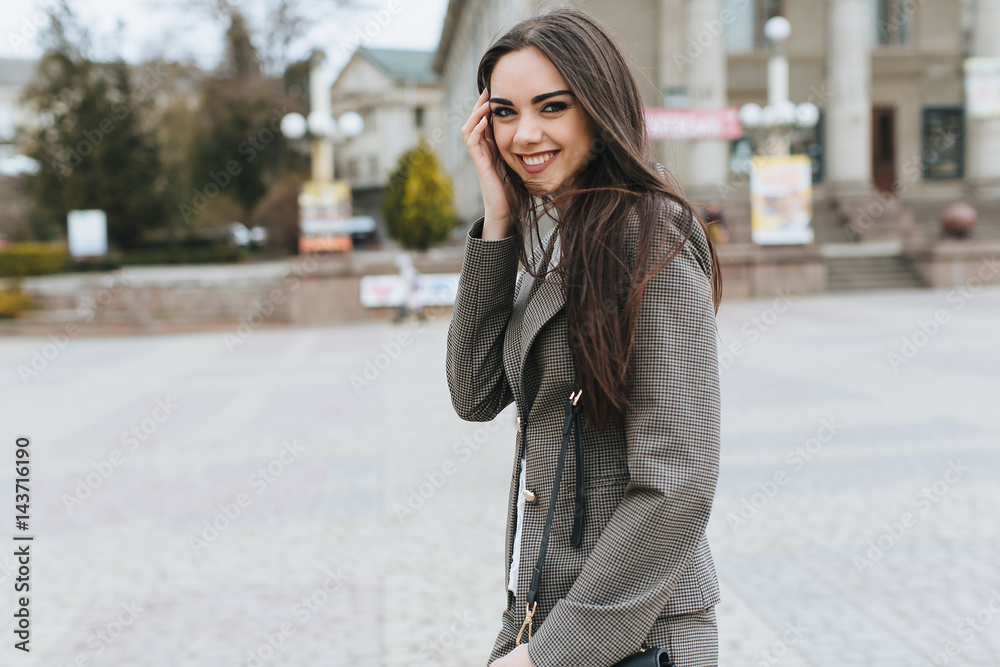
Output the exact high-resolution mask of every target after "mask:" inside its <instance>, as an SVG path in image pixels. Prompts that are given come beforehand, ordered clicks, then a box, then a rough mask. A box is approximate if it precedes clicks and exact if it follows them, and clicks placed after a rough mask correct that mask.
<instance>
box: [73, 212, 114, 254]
mask: <svg viewBox="0 0 1000 667" xmlns="http://www.w3.org/2000/svg"><path fill="white" fill-rule="evenodd" d="M67 221H68V229H69V254H70V255H72V256H73V257H92V256H95V255H105V254H107V252H108V216H107V215H106V214H105V213H104V211H101V210H98V209H91V210H85V211H70V212H69V215H68V216H67Z"/></svg>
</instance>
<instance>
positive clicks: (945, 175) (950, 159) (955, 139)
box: [921, 107, 965, 180]
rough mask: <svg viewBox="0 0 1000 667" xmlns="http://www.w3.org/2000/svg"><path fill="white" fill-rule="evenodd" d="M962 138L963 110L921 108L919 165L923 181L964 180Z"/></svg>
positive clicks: (963, 147) (963, 131)
mask: <svg viewBox="0 0 1000 667" xmlns="http://www.w3.org/2000/svg"><path fill="white" fill-rule="evenodd" d="M964 137H965V112H964V110H963V109H962V107H924V122H923V149H924V150H923V153H922V154H921V157H922V160H921V164H922V165H923V168H924V178H925V179H927V180H939V179H954V178H964V177H965V141H964Z"/></svg>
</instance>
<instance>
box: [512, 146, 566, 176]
mask: <svg viewBox="0 0 1000 667" xmlns="http://www.w3.org/2000/svg"><path fill="white" fill-rule="evenodd" d="M550 152H551V153H552V157H550V158H549V159H548V160H546V161H545V162H543V163H541V164H528V163H527V162H525V161H524V158H523V157H521V156H520V155H518V156H517V159H518V160H520V162H521V166H522V167H524V170H525V171H526V172H528V173H529V174H537V173H538V172H540V171H545V169H546V167H548V166H549V165H550V164H552V162H553V161H554V160H555V159H556V157H558V156H559V153H561V152H562V151H550Z"/></svg>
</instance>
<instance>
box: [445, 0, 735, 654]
mask: <svg viewBox="0 0 1000 667" xmlns="http://www.w3.org/2000/svg"><path fill="white" fill-rule="evenodd" d="M478 83H479V89H480V90H481V91H482V95H481V96H480V99H479V102H478V106H477V108H476V109H475V110H474V111H473V112H472V115H471V116H470V117H469V119H468V121H467V122H466V123H465V125H464V126H463V127H462V136H463V137H464V138H465V140H466V143H467V145H468V148H469V152H470V154H471V157H472V160H473V163H474V165H475V168H476V172H477V175H478V178H479V184H480V189H481V190H482V195H483V204H484V216H483V217H482V218H480V219H479V220H477V221H476V222H475V223H473V225H472V227H471V229H470V230H469V234H468V239H467V246H466V251H465V257H464V260H463V266H462V273H461V278H460V281H459V289H458V294H457V296H456V301H455V309H454V316H453V319H452V322H451V325H450V327H449V330H448V347H447V363H446V366H447V376H448V385H449V388H450V391H451V397H452V404H453V405H454V407H455V410H456V412H457V413H458V414H459V416H460V417H462V419H465V420H470V421H488V420H491V419H493V418H494V417H495V416H496V415H497V414H498V413H499V412H500V411H501V410H503V409H504V408H505V407H506V406H507V405H509V404H510V403H511V402H512V401H513V402H515V403H516V404H517V414H518V418H517V420H518V428H517V430H518V434H517V448H518V451H517V456H516V457H515V459H514V469H513V471H512V474H511V491H510V497H509V506H508V523H507V526H508V531H507V539H506V546H507V561H506V569H505V572H504V575H505V577H506V578H505V581H507V585H508V592H507V608H506V610H505V611H504V612H503V624H502V629H501V631H500V634H499V636H498V637H497V640H496V644H495V646H494V648H493V653H492V655H491V656H490V663H492V664H493V665H494V667H518V666H530V665H533V666H534V667H548V666H550V665H575V666H576V665H578V666H581V667H583V666H591V665H592V666H593V667H607V666H608V665H612V664H614V663H616V662H618V661H619V660H621V659H623V658H625V657H627V656H629V655H631V654H633V653H635V652H637V651H639V650H642V649H644V648H648V647H658V648H665V649H667V651H668V652H669V654H670V656H671V658H672V659H673V660H674V662H675V664H676V665H677V667H694V666H703V665H715V664H716V663H717V654H718V637H717V630H716V623H715V614H714V606H715V605H716V604H717V603H718V601H719V591H718V583H717V580H716V575H715V569H714V566H713V563H712V557H711V554H710V552H709V548H708V543H707V541H706V539H705V526H706V523H707V521H708V517H709V512H710V510H711V506H712V498H713V496H714V493H715V485H716V480H717V478H718V457H719V413H720V405H719V385H718V361H717V349H716V343H715V341H716V330H715V311H716V309H717V307H718V300H719V295H720V288H721V283H720V279H719V268H718V261H717V258H716V256H715V252H714V250H713V248H712V245H711V243H710V241H709V239H708V236H707V234H706V233H705V229H704V227H703V226H702V224H701V223H700V222H699V221H698V220H696V219H695V218H694V216H693V214H692V212H691V207H690V206H689V205H688V204H687V202H685V201H684V199H683V198H681V197H680V196H678V195H677V194H675V193H674V189H673V188H672V187H671V186H670V184H669V183H668V182H667V178H666V173H665V172H664V171H663V169H662V167H660V166H659V165H657V164H656V163H655V162H654V161H653V160H651V159H650V156H651V153H650V151H649V146H648V142H647V138H646V134H645V122H644V116H643V105H642V101H641V99H640V96H639V92H638V87H637V85H636V82H635V80H634V78H633V76H632V74H631V71H630V70H629V67H628V65H627V63H626V60H625V58H624V56H623V53H622V51H621V49H620V47H619V46H618V45H617V44H616V43H615V41H614V40H613V38H611V37H610V36H609V35H608V33H607V31H606V29H605V28H603V27H602V26H601V25H600V24H599V23H598V22H597V21H596V20H595V19H594V18H593V17H592V16H590V15H589V14H587V13H585V12H583V11H580V10H578V9H574V8H560V9H557V10H554V11H551V12H549V13H546V14H543V15H541V16H536V17H534V18H531V19H528V20H527V21H524V22H522V23H520V24H518V25H517V26H515V27H514V28H513V29H511V30H510V32H508V33H507V34H506V35H504V36H503V37H501V38H500V39H499V40H498V41H497V42H496V43H495V44H494V45H493V46H492V47H491V48H490V49H489V51H487V53H486V54H485V55H484V56H483V58H482V61H481V62H480V65H479V72H478ZM539 200H540V201H541V202H542V203H543V204H544V207H543V209H544V210H543V211H542V213H545V212H551V208H553V207H554V209H555V214H556V217H557V220H558V221H557V224H556V226H555V227H554V228H553V229H552V231H551V232H549V234H548V235H546V237H545V238H544V239H538V231H537V230H538V228H537V222H538V218H539V215H540V211H539V210H538V206H536V205H535V204H536V203H537V202H538V201H539ZM532 231H534V232H535V238H536V239H538V242H539V246H538V247H537V248H536V249H535V252H534V254H533V256H532V257H531V258H530V259H529V258H528V257H527V253H526V252H525V248H524V242H523V239H524V238H525V237H526V236H529V235H530V234H531V232H532ZM519 261H520V262H521V263H523V264H524V266H525V270H523V271H521V272H519V271H518V262H519ZM574 379H576V380H578V382H579V387H580V390H581V391H582V394H580V397H581V398H580V401H581V403H582V404H583V428H582V431H581V435H582V441H583V456H582V461H581V460H579V459H578V458H577V456H574V455H572V454H573V448H572V447H571V448H570V455H568V456H567V457H566V460H565V474H564V478H565V479H566V480H570V482H572V480H574V479H575V478H576V476H577V475H578V474H582V480H583V490H584V491H583V500H584V505H583V510H584V511H583V514H582V516H583V519H582V521H583V524H582V534H580V535H578V536H577V535H571V531H573V530H574V529H578V527H577V526H576V525H575V523H576V522H575V505H574V502H575V489H574V485H573V484H572V483H563V484H561V485H560V487H559V491H558V493H557V503H556V508H555V514H554V519H553V521H552V524H551V535H550V539H549V541H548V543H547V555H546V560H545V563H544V568H543V570H542V575H541V583H540V586H539V587H538V589H537V598H536V606H535V607H529V606H528V605H527V604H526V603H525V602H524V600H525V598H526V596H527V597H528V598H531V597H534V596H533V595H529V593H528V591H529V586H531V579H532V566H533V565H535V562H536V559H537V557H538V553H539V550H540V544H541V540H542V534H543V531H544V525H545V521H546V514H547V512H548V506H549V499H550V497H551V493H552V489H553V487H554V471H555V468H556V465H557V460H558V457H559V450H560V446H561V444H562V435H563V421H564V416H565V413H564V410H565V407H566V405H565V404H566V399H567V397H568V396H569V395H570V394H571V393H572V391H573V388H574ZM581 465H582V467H581ZM577 538H578V542H577V545H576V546H574V545H573V540H575V539H577ZM529 612H530V613H529ZM529 616H530V617H531V618H530V623H529V622H528V617H529ZM525 626H528V629H529V633H530V631H531V628H532V627H533V628H534V632H533V633H532V634H531V636H530V638H529V640H528V641H527V643H526V644H525V643H521V644H520V645H516V644H517V639H518V634H519V631H521V632H522V634H523V628H524V627H525Z"/></svg>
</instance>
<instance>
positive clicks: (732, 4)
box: [722, 0, 781, 53]
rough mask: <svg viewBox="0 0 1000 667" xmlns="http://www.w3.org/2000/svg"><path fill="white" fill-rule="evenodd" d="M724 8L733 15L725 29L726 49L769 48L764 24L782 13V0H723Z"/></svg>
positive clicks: (742, 50)
mask: <svg viewBox="0 0 1000 667" xmlns="http://www.w3.org/2000/svg"><path fill="white" fill-rule="evenodd" d="M722 10H723V12H724V13H725V12H728V14H725V15H726V16H729V17H731V18H730V21H729V22H728V23H727V24H726V26H725V29H724V30H723V36H724V39H725V43H726V50H727V51H729V52H730V53H749V52H752V51H756V50H759V49H766V48H767V39H765V38H764V24H765V23H767V20H768V19H770V18H773V17H775V16H780V15H781V0H752V1H748V0H722Z"/></svg>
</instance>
